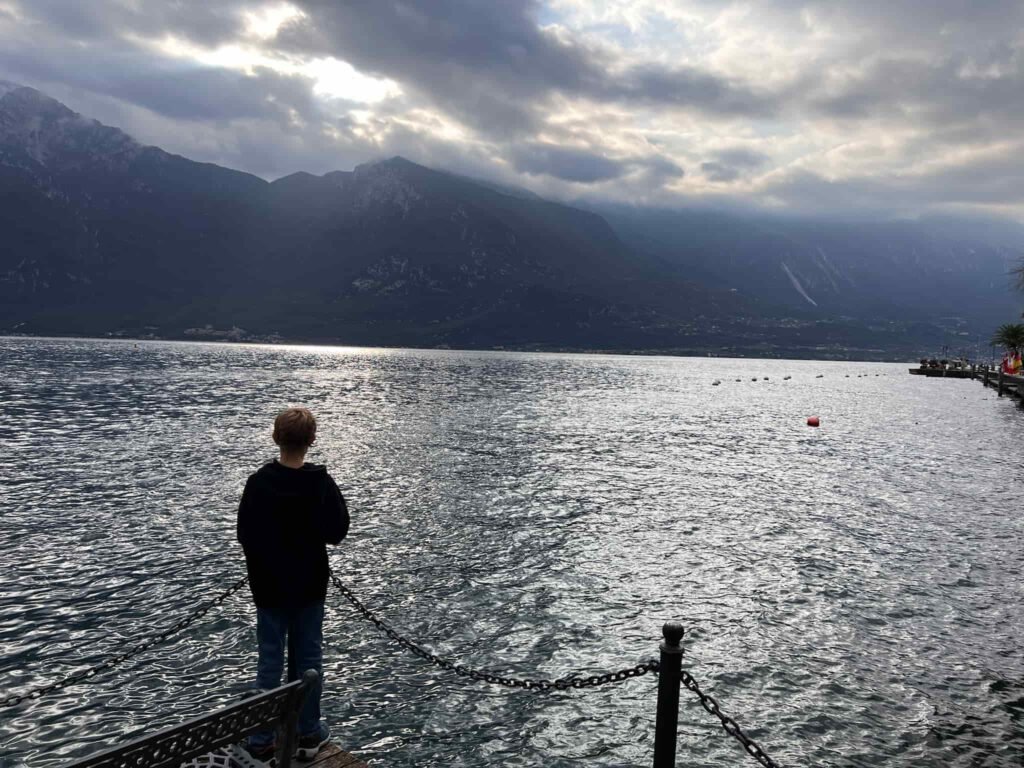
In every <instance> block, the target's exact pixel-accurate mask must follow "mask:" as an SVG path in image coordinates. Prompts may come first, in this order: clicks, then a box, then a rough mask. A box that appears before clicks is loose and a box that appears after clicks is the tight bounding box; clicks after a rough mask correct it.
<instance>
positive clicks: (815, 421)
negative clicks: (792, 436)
mask: <svg viewBox="0 0 1024 768" xmlns="http://www.w3.org/2000/svg"><path fill="white" fill-rule="evenodd" d="M807 426H808V427H820V426H821V419H819V418H818V417H817V416H808V417H807Z"/></svg>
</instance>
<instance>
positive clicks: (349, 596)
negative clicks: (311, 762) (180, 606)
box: [0, 572, 780, 768]
mask: <svg viewBox="0 0 1024 768" xmlns="http://www.w3.org/2000/svg"><path fill="white" fill-rule="evenodd" d="M330 578H331V581H332V583H333V584H334V586H335V587H336V588H337V589H338V591H339V592H340V593H341V595H342V596H343V597H344V598H345V599H346V600H348V602H349V603H351V604H352V605H353V607H355V609H356V610H357V611H358V612H359V613H360V614H361V615H362V616H363V618H365V619H366V620H367V621H369V622H370V623H371V624H373V625H374V626H375V627H376V628H377V629H378V630H380V631H381V632H383V633H384V634H385V635H387V636H388V637H389V638H390V639H391V640H393V641H394V642H395V643H397V644H398V645H399V646H401V647H402V648H404V649H406V650H407V651H409V652H411V653H412V654H413V655H415V656H417V657H419V658H421V659H423V660H425V661H428V662H430V663H431V664H433V665H434V666H436V667H439V668H440V669H444V670H446V671H449V672H454V673H455V674H456V675H458V676H459V677H464V678H468V679H470V680H479V681H483V682H485V683H491V684H493V685H500V686H503V687H506V688H518V689H522V690H527V691H538V692H546V691H552V690H557V691H565V690H569V689H574V688H576V689H578V688H592V687H596V686H600V685H608V684H612V683H620V682H624V681H626V680H629V679H630V678H634V677H642V676H643V675H646V674H648V673H651V672H653V673H656V674H658V675H659V677H660V679H659V685H658V710H657V727H656V730H655V755H654V766H655V768H669V767H670V766H674V765H675V750H676V741H677V738H676V736H677V723H678V710H679V688H680V684H682V685H683V686H685V687H686V688H687V690H689V691H691V692H692V693H694V694H695V695H696V696H697V698H698V699H699V701H700V704H701V706H702V707H703V708H704V709H705V710H706V711H707V712H708V713H709V714H712V715H714V716H715V717H717V718H718V719H719V721H720V722H721V725H722V728H723V729H724V730H725V732H726V733H728V734H729V735H730V736H731V737H733V738H734V739H736V740H737V741H738V742H739V743H740V744H742V745H743V748H744V749H745V750H746V752H747V754H749V755H750V756H751V757H752V758H754V759H755V760H756V761H757V762H758V763H760V764H761V765H762V766H764V768H780V766H779V764H778V763H776V762H775V761H773V760H772V759H771V758H770V757H769V756H768V755H767V754H766V753H765V751H764V749H763V748H762V747H761V746H760V745H759V744H758V743H757V742H756V741H754V740H753V739H751V738H750V737H748V736H747V735H746V734H745V733H744V732H743V729H742V728H740V726H739V724H738V723H737V722H736V721H735V720H733V719H732V718H731V717H729V716H728V715H726V714H725V713H723V712H722V710H721V707H720V705H719V704H718V702H717V701H716V700H715V698H714V697H712V696H710V695H708V694H706V693H704V691H702V690H701V688H700V685H699V684H698V683H697V681H696V680H695V679H694V677H693V676H692V675H691V674H690V673H689V672H686V671H684V670H682V669H681V661H682V647H681V646H680V640H681V639H682V636H683V628H682V626H681V625H679V624H675V623H669V624H666V625H665V627H664V629H663V634H664V637H665V642H663V643H662V645H661V658H660V660H659V659H648V660H647V661H644V662H641V663H640V664H636V665H635V666H632V667H626V668H624V669H620V670H617V671H614V672H605V673H603V674H596V675H583V676H577V675H569V676H566V677H560V678H556V679H554V680H548V679H545V678H515V677H506V676H504V675H498V674H495V673H493V672H489V671H487V670H481V669H474V668H472V667H467V666H465V665H463V664H457V663H455V662H453V661H451V660H450V659H446V658H444V657H441V656H438V655H437V654H435V653H434V652H433V651H431V650H429V649H428V648H425V647H423V646H422V645H420V644H419V643H416V642H415V641H413V640H410V639H409V638H407V637H405V636H404V635H402V634H401V633H400V632H398V631H397V630H396V629H394V627H392V626H391V625H390V624H388V622H386V621H385V620H384V619H382V618H380V617H379V616H377V615H376V614H375V613H373V611H371V610H370V609H369V608H367V607H366V605H364V604H363V602H362V601H361V600H360V599H359V598H358V597H356V596H355V594H353V593H352V591H351V590H350V589H349V588H348V587H346V586H345V585H344V584H342V583H341V580H340V579H338V577H337V576H336V575H335V574H334V573H333V572H331V574H330ZM248 581H249V579H248V577H245V578H241V579H239V580H238V581H236V582H235V583H234V584H232V585H231V586H230V587H228V589H226V590H225V591H224V592H222V593H221V594H219V595H218V596H217V597H215V598H213V599H212V600H210V601H208V602H206V603H203V604H202V605H200V606H199V607H198V608H196V609H195V610H194V611H192V612H191V613H190V614H188V615H187V616H185V617H184V618H182V619H180V620H178V621H176V622H175V623H174V624H172V625H170V626H169V627H167V628H166V629H164V630H163V631H161V632H158V633H156V634H153V635H151V636H149V637H148V638H146V639H144V640H142V641H141V642H138V643H136V644H134V645H132V646H131V647H129V648H128V649H126V650H124V651H122V652H121V653H118V654H116V655H114V656H111V657H109V658H107V659H105V660H104V661H102V662H100V663H99V664H96V665H94V666H91V667H89V668H88V669H83V670H80V671H79V672H75V673H74V674H72V675H68V676H67V677H65V678H63V679H61V680H57V681H56V682H53V683H49V684H47V685H44V686H40V687H38V688H34V689H32V690H30V691H25V692H24V693H20V694H13V695H10V696H7V697H6V698H3V699H0V709H7V708H10V707H15V706H17V705H19V704H21V703H22V702H25V701H30V700H35V699H39V698H41V697H43V696H45V695H46V694H48V693H52V692H54V691H57V690H60V689H63V688H67V687H69V686H72V685H75V684H77V683H81V682H83V681H85V680H89V679H92V678H94V677H96V676H97V675H100V674H102V673H104V672H107V671H109V670H111V669H113V668H114V667H117V666H119V665H120V664H123V663H124V662H126V661H128V660H129V659H132V658H134V657H135V656H138V655H140V654H142V653H145V652H146V651H148V650H149V649H150V648H152V647H154V646H156V645H159V644H161V643H164V642H166V641H167V640H169V639H170V638H172V637H174V636H175V635H177V634H179V633H180V632H183V631H184V630H186V629H188V628H189V627H190V626H192V625H193V624H194V623H195V622H197V621H199V620H200V619H201V618H203V617H204V616H205V615H206V614H207V613H209V612H210V611H211V610H212V609H213V608H215V607H216V606H218V605H221V604H223V603H224V601H225V600H227V599H228V598H229V597H231V595H233V594H235V593H236V592H238V591H239V590H240V589H241V588H242V587H244V586H245V585H246V583H247V582H248Z"/></svg>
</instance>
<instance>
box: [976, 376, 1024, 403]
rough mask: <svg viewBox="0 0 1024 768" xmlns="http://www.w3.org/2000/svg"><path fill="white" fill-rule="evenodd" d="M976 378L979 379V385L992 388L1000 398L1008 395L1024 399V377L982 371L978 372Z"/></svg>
mask: <svg viewBox="0 0 1024 768" xmlns="http://www.w3.org/2000/svg"><path fill="white" fill-rule="evenodd" d="M977 378H979V379H981V383H982V384H984V385H985V386H986V387H994V388H995V390H996V391H997V392H998V393H999V396H1000V397H1002V396H1003V395H1010V396H1012V397H1018V398H1024V376H1014V375H1013V374H1009V373H1003V371H1002V370H998V371H991V370H983V371H979V372H978V375H977Z"/></svg>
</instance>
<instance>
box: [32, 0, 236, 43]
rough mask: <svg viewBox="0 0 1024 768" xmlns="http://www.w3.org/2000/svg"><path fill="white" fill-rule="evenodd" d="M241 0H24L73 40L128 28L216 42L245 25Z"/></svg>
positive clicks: (92, 38)
mask: <svg viewBox="0 0 1024 768" xmlns="http://www.w3.org/2000/svg"><path fill="white" fill-rule="evenodd" d="M251 6H252V3H251V2H245V1H244V0H139V1H138V2H130V3H128V2H116V0H81V1H79V0H72V1H71V2H69V1H68V0H23V1H22V2H21V3H20V4H19V9H20V11H21V13H23V14H24V15H25V16H27V17H28V18H30V19H32V20H34V21H37V22H39V23H41V24H43V25H45V27H46V28H47V29H49V30H53V31H57V32H59V33H61V34H62V35H64V36H66V37H67V38H69V40H72V41H96V40H103V39H119V38H121V37H122V36H123V35H124V33H126V32H129V33H133V34H136V35H141V36H145V37H160V36H163V35H167V34H173V35H180V36H182V37H187V38H188V39H189V40H192V41H194V42H197V43H202V44H205V45H215V44H217V43H220V42H225V41H228V40H232V39H234V38H235V37H237V36H238V34H239V32H240V31H241V30H242V29H243V27H244V17H243V15H242V12H243V11H244V10H245V9H246V7H251Z"/></svg>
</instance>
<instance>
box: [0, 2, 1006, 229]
mask: <svg viewBox="0 0 1024 768" xmlns="http://www.w3.org/2000/svg"><path fill="white" fill-rule="evenodd" d="M0 78H5V79H8V80H12V81H15V82H19V83H23V84H26V85H32V86H34V87H37V88H39V89H40V90H43V91H45V92H47V93H49V94H50V95H52V96H54V97H55V98H58V99H60V100H61V101H63V102H65V103H66V104H68V105H69V106H70V107H72V108H73V109H75V110H77V111H79V112H82V113H84V114H87V115H89V116H91V117H95V118H97V119H99V120H101V121H102V122H105V123H108V124H111V125H116V126H118V127H120V128H123V129H124V130H126V131H128V132H129V133H131V134H132V135H134V136H135V137H136V138H137V139H139V140H140V141H143V142H145V143H151V144H157V145H159V146H161V147H163V148H165V149H167V150H169V151H173V152H178V153H181V154H183V155H186V156H188V157H191V158H194V159H197V160H206V161H211V162H216V163H219V164H222V165H226V166H230V167H234V168H239V169H242V170H246V171H250V172H252V173H255V174H258V175H260V176H263V177H266V178H268V179H273V178H277V177H279V176H283V175H286V174H288V173H291V172H293V171H296V170H305V171H310V172H313V173H323V172H325V171H328V170H333V169H349V168H352V167H353V166H354V165H356V164H358V163H361V162H365V161H367V160H371V159H375V158H380V157H385V156H390V155H394V154H401V155H404V156H406V157H409V158H410V159H412V160H416V161H419V162H422V163H425V164H428V165H433V166H435V167H441V168H446V169H450V170H456V171H460V172H463V173H469V174H473V175H477V176H484V177H488V178H492V179H495V180H499V181H503V182H508V183H513V184H518V185H521V186H525V187H528V188H530V189H533V190H535V191H537V192H540V193H542V194H546V195H551V196H556V197H559V198H562V199H588V200H599V199H600V200H618V201H630V202H637V203H651V204H692V203H695V202H701V203H707V202H710V203H712V204H723V205H726V204H740V205H755V206H765V207H771V208H776V209H785V210H795V211H801V212H802V211H830V212H832V211H853V212H866V213H882V214H894V215H908V214H910V215H913V214H918V213H927V212H932V211H941V210H962V211H978V212H992V213H1003V214H1009V215H1012V216H1014V217H1016V218H1019V219H1024V130H1021V129H1022V127H1024V125H1022V124H1024V2H1021V1H1020V0H1005V1H1004V0H770V1H769V0H763V1H759V0H747V1H746V2H731V1H730V0H535V1H534V0H405V1H399V0H292V1H291V2H276V1H274V2H260V1H259V0H247V1H245V0H0Z"/></svg>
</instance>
